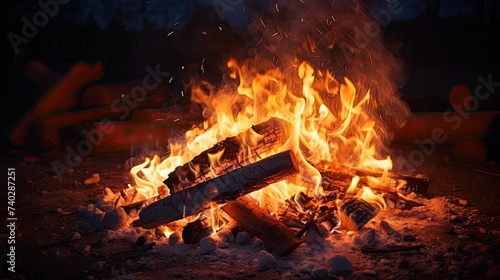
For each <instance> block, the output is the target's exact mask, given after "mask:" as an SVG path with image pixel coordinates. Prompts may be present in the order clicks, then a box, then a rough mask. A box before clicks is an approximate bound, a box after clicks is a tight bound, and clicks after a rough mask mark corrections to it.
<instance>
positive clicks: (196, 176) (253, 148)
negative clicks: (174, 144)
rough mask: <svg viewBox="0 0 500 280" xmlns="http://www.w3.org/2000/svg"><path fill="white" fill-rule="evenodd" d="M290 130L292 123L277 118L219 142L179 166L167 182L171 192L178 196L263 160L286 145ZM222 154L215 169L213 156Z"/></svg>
mask: <svg viewBox="0 0 500 280" xmlns="http://www.w3.org/2000/svg"><path fill="white" fill-rule="evenodd" d="M289 127H290V124H289V123H287V122H286V121H284V120H281V119H277V118H271V119H269V120H268V121H266V122H263V123H261V124H258V125H255V126H253V127H252V128H250V129H248V130H246V131H245V132H242V133H240V134H239V135H237V136H234V137H229V138H226V139H225V140H223V141H221V142H218V143H217V144H216V145H215V146H213V147H212V148H210V149H208V150H206V151H204V152H202V153H201V154H199V155H198V156H196V157H194V158H193V159H192V160H191V161H190V162H188V163H186V164H184V165H181V166H179V167H177V168H176V169H175V170H174V171H172V172H171V173H170V174H169V175H168V177H167V179H166V180H165V181H164V183H165V185H167V187H168V188H169V189H170V193H175V192H178V191H181V190H183V189H186V188H189V187H192V186H194V185H197V184H200V183H202V182H205V181H208V180H210V179H213V178H214V177H216V176H218V175H221V174H224V173H226V172H228V171H231V170H234V169H236V168H238V167H241V166H245V165H248V164H249V163H251V162H256V161H259V160H261V159H262V155H263V154H264V153H266V152H269V151H270V150H272V149H273V148H276V147H279V146H280V145H282V144H283V143H285V141H286V140H287V138H288V137H287V130H288V128H289ZM220 152H223V153H222V155H221V156H220V158H219V159H218V160H217V167H216V168H214V167H213V166H212V164H211V163H210V158H209V155H215V154H218V153H220ZM194 170H196V172H195V171H194Z"/></svg>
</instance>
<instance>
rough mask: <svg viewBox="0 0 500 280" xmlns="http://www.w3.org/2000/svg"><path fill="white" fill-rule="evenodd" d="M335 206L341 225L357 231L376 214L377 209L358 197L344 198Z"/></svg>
mask: <svg viewBox="0 0 500 280" xmlns="http://www.w3.org/2000/svg"><path fill="white" fill-rule="evenodd" d="M337 207H338V215H339V218H340V220H341V221H342V226H341V227H342V228H343V229H346V230H352V231H358V230H360V229H361V228H362V227H363V226H364V225H365V224H366V223H368V222H369V221H370V220H371V219H373V218H374V217H375V216H376V215H377V209H376V208H375V207H374V206H372V205H371V204H370V203H368V202H366V201H365V200H363V199H360V198H354V197H347V198H344V199H343V200H342V201H341V202H340V203H339V204H338V205H337Z"/></svg>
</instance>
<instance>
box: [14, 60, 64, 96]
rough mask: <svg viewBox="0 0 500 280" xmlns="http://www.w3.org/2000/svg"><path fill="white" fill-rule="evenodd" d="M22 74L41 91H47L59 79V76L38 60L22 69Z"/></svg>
mask: <svg viewBox="0 0 500 280" xmlns="http://www.w3.org/2000/svg"><path fill="white" fill-rule="evenodd" d="M22 72H23V74H24V75H25V76H26V77H28V79H30V80H31V81H32V82H33V83H35V84H36V85H37V86H38V87H39V88H40V89H42V90H48V89H49V88H50V87H52V86H53V85H54V84H55V83H57V81H58V80H59V79H60V77H61V75H59V74H58V73H56V72H54V71H53V70H52V69H50V68H49V67H47V66H46V65H45V64H43V63H42V62H41V61H40V60H33V61H30V62H29V63H28V64H26V65H25V66H24V67H23V70H22Z"/></svg>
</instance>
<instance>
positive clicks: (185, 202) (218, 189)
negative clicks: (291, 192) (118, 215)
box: [139, 151, 299, 228]
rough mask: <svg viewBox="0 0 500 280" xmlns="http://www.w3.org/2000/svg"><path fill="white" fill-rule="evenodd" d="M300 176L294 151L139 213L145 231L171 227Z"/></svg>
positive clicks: (246, 167)
mask: <svg viewBox="0 0 500 280" xmlns="http://www.w3.org/2000/svg"><path fill="white" fill-rule="evenodd" d="M298 172H299V167H298V164H297V161H296V159H295V155H294V154H293V153H292V152H291V151H285V152H282V153H278V154H275V155H273V156H270V157H268V158H265V159H263V160H261V161H259V162H256V163H252V164H250V165H248V166H245V167H241V168H238V169H236V170H233V171H231V172H228V173H226V174H224V175H222V176H220V177H217V178H214V179H211V180H208V181H205V182H203V183H200V184H198V185H196V186H194V187H192V188H188V189H184V190H182V191H180V192H176V193H173V194H172V195H170V196H167V197H165V198H164V199H162V200H159V201H157V202H154V203H152V204H150V205H148V206H146V207H144V208H143V209H142V210H141V212H140V213H139V218H140V223H141V225H142V227H144V228H153V227H155V226H159V225H162V224H167V223H169V222H173V221H175V220H178V219H181V218H183V217H186V216H189V215H192V214H196V213H199V212H202V211H204V210H209V209H210V207H211V204H212V202H214V203H217V204H223V203H226V202H228V201H231V200H235V199H237V198H238V197H241V196H244V195H246V194H248V193H251V192H254V191H257V190H260V189H262V188H264V187H266V186H268V185H270V184H272V183H276V182H278V181H281V180H283V179H286V178H287V177H289V176H291V175H295V174H297V173H298Z"/></svg>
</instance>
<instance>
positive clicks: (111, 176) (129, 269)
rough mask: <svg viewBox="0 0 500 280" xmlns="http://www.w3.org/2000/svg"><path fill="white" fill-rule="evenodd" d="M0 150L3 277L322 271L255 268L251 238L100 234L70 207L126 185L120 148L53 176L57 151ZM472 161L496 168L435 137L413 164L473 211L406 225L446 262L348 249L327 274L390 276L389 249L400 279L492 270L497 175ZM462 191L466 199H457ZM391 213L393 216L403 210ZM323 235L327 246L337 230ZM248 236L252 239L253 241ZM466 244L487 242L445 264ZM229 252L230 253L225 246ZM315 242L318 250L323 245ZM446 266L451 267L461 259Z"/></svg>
mask: <svg viewBox="0 0 500 280" xmlns="http://www.w3.org/2000/svg"><path fill="white" fill-rule="evenodd" d="M412 149H413V148H412V147H409V146H404V145H397V146H394V147H393V151H394V152H395V153H399V154H401V155H403V156H405V155H408V153H409V152H411V151H412ZM1 157H2V158H1V161H0V162H1V164H0V165H1V168H2V170H4V171H3V172H2V180H3V182H7V178H6V174H7V169H8V168H15V171H16V178H15V179H16V180H15V182H16V190H15V205H14V208H15V213H14V216H13V217H16V218H17V220H16V221H15V225H16V227H15V242H16V243H15V270H16V273H17V276H16V275H15V274H12V273H8V271H7V268H8V267H10V265H9V264H8V263H7V261H8V259H6V258H8V256H7V255H6V253H5V252H7V253H9V251H8V249H10V248H9V246H10V245H9V244H8V236H9V235H10V231H9V229H8V228H6V227H2V228H1V239H0V242H1V246H2V252H3V253H2V255H1V259H2V261H1V268H2V272H3V275H4V276H5V277H6V279H106V278H117V279H171V278H174V279H243V278H245V279H249V278H252V279H309V278H320V279H321V278H324V277H325V275H326V274H325V275H323V274H322V272H323V271H321V270H314V269H313V271H309V270H308V269H290V266H287V265H284V266H279V265H277V266H276V267H274V268H272V269H267V270H263V271H261V270H257V269H256V258H257V254H258V250H257V251H255V249H254V246H253V245H247V246H243V247H241V248H238V249H237V250H236V249H231V248H233V247H232V246H233V245H231V246H230V247H229V248H226V249H220V250H218V251H217V253H216V254H215V255H205V256H199V255H198V254H197V252H196V247H197V246H196V245H184V244H182V245H176V247H175V248H176V249H175V250H171V249H169V248H172V247H169V245H168V244H164V243H162V242H160V241H158V242H157V243H158V244H157V245H156V246H155V250H152V251H151V250H147V251H146V250H145V249H144V248H143V247H141V246H135V244H134V241H133V240H130V239H127V238H109V237H110V236H111V235H113V233H112V232H109V231H106V230H96V229H92V228H89V227H85V226H83V224H84V221H83V218H82V217H81V215H80V214H79V213H78V211H77V208H78V206H86V205H88V204H90V203H93V202H94V201H95V199H96V197H98V196H99V195H100V194H102V193H103V191H104V188H105V187H109V188H111V189H112V190H113V191H119V190H120V189H123V188H125V187H126V184H127V183H131V179H130V178H129V177H128V174H127V173H128V170H129V168H130V165H129V164H128V163H127V160H128V159H129V158H130V153H129V152H123V153H115V154H100V155H98V154H92V155H89V156H87V157H85V158H84V160H83V162H81V163H80V164H79V165H77V166H75V167H73V169H72V170H71V171H70V172H69V173H67V174H66V175H64V176H63V177H64V178H63V179H64V180H63V181H62V182H61V181H59V180H58V178H57V176H55V173H54V171H53V168H52V166H51V164H52V162H53V160H54V159H60V157H57V156H56V157H54V156H53V155H52V156H47V155H41V154H37V155H33V154H29V155H28V154H24V153H22V152H19V151H12V150H8V151H4V153H3V155H2V156H1ZM479 168H482V169H483V170H485V169H487V170H489V171H491V172H497V173H500V172H499V171H500V166H499V164H494V163H491V164H483V165H481V166H478V165H468V164H465V163H463V162H460V161H458V160H455V159H454V158H453V156H452V155H451V152H450V148H449V147H438V149H437V150H436V151H435V152H434V153H433V154H432V155H431V156H429V157H427V158H426V161H425V163H424V164H423V165H422V166H420V167H419V169H418V172H419V173H421V174H425V175H426V176H428V177H429V178H430V188H429V190H428V192H427V194H426V195H425V197H426V198H428V199H431V198H435V197H447V200H446V201H447V203H450V204H462V205H461V206H460V207H462V208H460V209H463V211H462V212H461V214H459V216H461V217H463V216H464V215H465V216H468V214H467V213H469V212H470V213H474V215H472V214H471V215H470V216H469V217H472V218H474V217H476V218H475V219H479V220H478V221H476V222H474V223H460V221H458V224H457V221H456V220H455V221H454V220H453V219H452V220H451V221H447V222H439V223H437V222H436V223H432V224H430V225H429V226H425V225H424V226H421V227H419V228H417V230H416V232H414V234H416V235H417V236H418V239H419V240H420V241H421V242H422V243H424V244H426V246H428V247H433V246H436V247H435V248H438V247H439V248H441V247H443V245H444V247H443V248H445V249H444V250H447V252H446V251H445V252H440V251H439V250H438V249H436V251H430V252H431V253H433V254H437V256H435V258H436V259H440V258H442V259H443V261H442V265H446V266H447V267H448V269H445V270H443V271H441V270H440V269H439V268H438V266H439V261H437V263H434V262H432V264H431V261H429V264H428V265H425V264H423V266H424V267H422V266H421V265H415V268H411V267H410V268H408V267H407V266H405V265H404V264H405V262H408V263H410V264H412V263H414V262H415V263H417V262H418V261H417V260H420V259H422V258H423V257H424V256H423V254H424V255H425V252H429V251H424V253H422V252H420V253H419V252H406V253H390V254H389V253H386V254H374V255H372V254H370V255H368V254H367V255H360V254H359V255H358V257H352V258H351V261H352V263H353V264H354V266H355V268H356V269H355V273H352V274H340V275H333V276H332V274H328V275H326V277H327V278H328V277H331V278H333V279H342V278H352V279H391V278H392V279H397V278H394V276H393V277H390V274H391V273H392V272H391V270H389V269H388V268H387V267H386V268H384V267H383V263H384V261H385V260H387V259H389V260H391V258H394V255H395V254H396V255H397V256H399V257H396V258H395V260H396V261H397V260H400V259H402V260H404V262H403V263H402V264H401V261H398V265H397V266H396V268H395V269H396V270H397V271H405V273H407V274H402V275H406V276H407V279H423V278H426V279H436V278H437V277H439V278H440V279H444V278H446V279H484V278H486V277H493V278H494V277H497V276H498V275H499V274H498V273H499V272H498V270H499V264H500V257H499V254H498V252H499V250H500V247H499V245H500V244H499V240H500V239H499V237H500V235H498V233H499V232H500V225H499V223H498V219H499V214H500V211H499V210H500V207H499V204H498V201H499V199H500V177H498V176H493V175H488V174H484V173H480V172H477V171H473V169H479ZM495 170H496V171H495ZM93 173H99V174H100V178H101V181H100V182H99V183H98V184H92V185H85V184H83V182H84V181H85V179H87V178H89V177H91V175H92V174H93ZM5 184H7V183H5ZM2 189H3V190H5V188H2ZM2 197H3V201H4V206H2V208H1V211H0V213H1V214H2V217H6V216H7V212H6V210H7V206H8V205H7V200H6V197H7V196H6V194H5V192H4V194H3V195H2ZM455 198H456V199H455ZM458 199H462V201H461V203H458ZM464 201H466V205H463V204H464ZM398 213H399V214H398V215H400V216H401V217H402V216H404V215H405V214H404V213H403V214H401V212H398ZM464 213H465V214H464ZM429 215H431V214H429ZM478 217H481V218H478ZM429 220H430V218H429ZM8 222H9V221H7V222H6V223H8ZM457 225H458V226H459V227H460V232H457V230H456V228H457ZM454 228H455V231H454ZM132 230H133V229H132ZM75 233H78V234H79V235H80V236H81V238H79V237H78V236H77V235H78V234H76V235H75ZM464 236H466V238H464ZM338 238H340V239H342V238H344V237H337V239H338ZM340 239H339V240H340ZM344 239H345V238H344ZM329 240H330V241H329V242H330V243H332V244H333V245H332V246H333V250H335V246H336V245H335V242H336V241H335V240H336V239H335V238H330V239H329ZM253 242H254V243H256V244H257V245H256V246H259V243H258V241H255V240H254V241H253ZM339 242H341V241H339ZM467 244H472V245H478V246H479V247H480V249H478V250H483V251H484V250H486V251H487V252H486V253H485V252H483V251H478V252H479V253H478V254H479V255H478V257H474V256H472V257H470V258H469V259H466V260H464V259H461V260H460V261H461V262H463V267H464V269H462V270H458V273H451V272H453V269H452V268H450V267H454V260H453V258H452V257H457V258H458V253H459V251H460V250H461V248H462V249H463V248H464V246H467ZM472 245H471V246H472ZM457 246H458V247H457ZM484 246H486V249H484V248H483V247H484ZM339 248H340V247H339ZM465 248H467V247H465ZM299 249H300V250H302V251H300V250H299V252H300V253H297V254H295V253H294V254H295V255H294V254H292V255H290V256H287V257H284V258H280V257H276V258H277V261H278V263H287V262H293V261H297V260H296V259H297V258H298V257H300V256H303V255H307V252H308V251H307V250H309V249H308V247H307V246H305V245H304V246H303V245H301V247H300V248H299ZM143 250H144V251H143ZM234 250H236V251H234ZM429 250H430V249H429ZM232 252H237V254H236V255H232ZM314 252H315V253H314V254H318V255H320V254H321V252H322V251H321V250H319V251H314ZM481 252H482V253H481ZM452 253H453V254H455V255H453V256H452V257H450V258H451V259H452V260H448V257H449V255H447V254H452ZM464 254H465V253H464ZM479 257H481V259H480V261H479V262H480V265H478V266H477V267H473V265H474V263H473V260H477V259H478V258H479ZM322 258H323V259H324V257H322ZM363 258H365V260H364V259H363ZM433 258H434V256H433ZM471 258H472V260H471ZM450 262H451V264H450ZM381 263H382V265H381ZM365 265H366V267H364V266H365ZM455 266H458V267H460V266H461V264H456V265H455ZM297 271H301V272H300V273H299V272H297ZM16 277H17V278H16ZM363 277H364V278H363ZM325 279H326V278H325Z"/></svg>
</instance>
